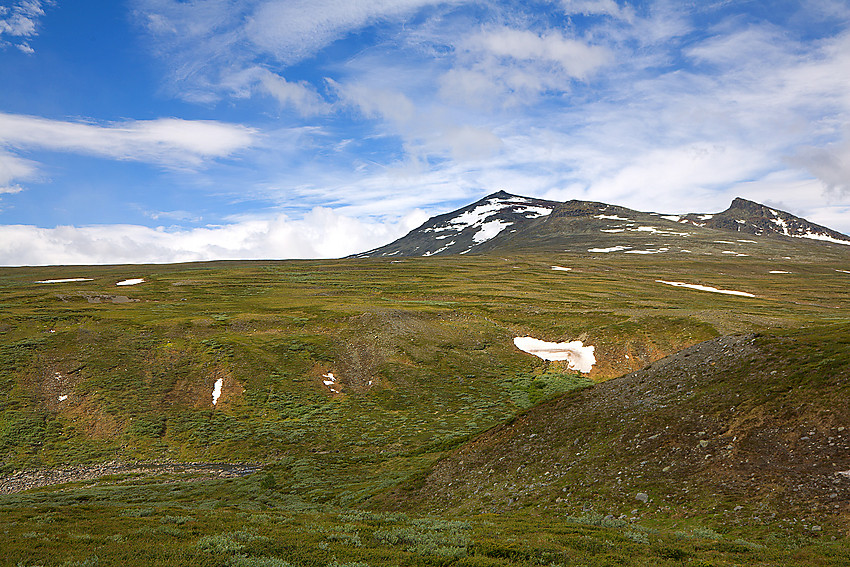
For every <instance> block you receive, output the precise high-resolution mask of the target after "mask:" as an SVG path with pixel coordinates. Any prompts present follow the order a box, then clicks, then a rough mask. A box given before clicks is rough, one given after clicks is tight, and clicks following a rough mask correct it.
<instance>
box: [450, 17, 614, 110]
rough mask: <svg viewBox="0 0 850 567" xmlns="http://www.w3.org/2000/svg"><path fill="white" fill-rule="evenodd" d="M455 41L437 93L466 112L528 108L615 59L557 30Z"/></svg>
mask: <svg viewBox="0 0 850 567" xmlns="http://www.w3.org/2000/svg"><path fill="white" fill-rule="evenodd" d="M454 41H455V56H456V63H455V65H454V66H453V67H452V68H451V69H448V70H447V71H446V72H445V73H443V75H442V76H441V77H440V78H439V80H438V82H439V93H440V95H441V96H442V97H443V100H445V101H447V102H449V103H453V104H462V105H466V106H470V107H480V105H482V104H483V105H484V106H485V107H486V108H492V107H499V106H505V105H508V106H511V105H532V104H534V103H536V101H537V99H538V98H539V96H540V95H542V94H544V93H546V92H549V91H552V92H555V93H560V92H566V91H569V90H570V88H571V86H572V84H573V82H574V81H576V80H579V81H584V80H587V79H589V78H590V77H591V76H593V75H595V74H597V73H598V72H599V71H600V70H601V69H602V68H604V67H605V66H606V65H608V64H610V63H611V62H612V59H613V53H612V52H611V51H610V50H609V49H608V48H607V47H604V46H599V45H591V44H589V43H587V42H584V41H580V40H577V39H573V38H570V37H566V36H564V35H563V34H562V33H560V32H558V31H549V32H547V33H542V34H541V33H537V32H535V31H532V30H529V29H516V28H509V27H496V28H491V29H487V30H484V31H481V32H478V33H475V34H472V35H471V36H469V37H464V38H462V39H455V40H454Z"/></svg>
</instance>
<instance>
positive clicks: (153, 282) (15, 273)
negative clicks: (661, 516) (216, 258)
mask: <svg viewBox="0 0 850 567" xmlns="http://www.w3.org/2000/svg"><path fill="white" fill-rule="evenodd" d="M735 260H736V261H734V262H730V261H728V260H725V259H711V258H706V259H704V260H700V261H699V262H696V261H690V262H688V261H670V260H665V259H658V258H652V259H651V261H647V259H646V258H626V257H619V258H610V259H609V258H607V257H606V258H603V259H595V258H592V257H581V256H573V255H566V254H564V255H560V256H554V257H551V256H550V257H544V256H534V255H531V256H522V257H516V258H507V259H506V258H501V257H495V258H485V257H479V258H442V259H436V258H431V259H421V260H406V261H404V262H402V263H390V262H382V261H351V262H347V261H327V262H253V263H217V264H192V265H175V266H147V267H145V266H134V267H130V268H128V267H96V268H91V267H86V268H69V267H62V268H26V269H23V268H22V269H4V270H2V271H0V293H2V296H3V302H2V311H0V333H2V350H0V356H2V358H3V360H2V361H3V365H2V372H0V385H1V386H2V392H3V397H2V399H0V447H2V449H0V451H2V453H0V455H2V456H0V459H2V461H3V462H4V463H5V467H6V469H7V470H9V469H11V468H20V467H32V466H45V465H47V466H49V465H55V464H59V463H71V462H92V461H98V460H105V459H112V458H116V457H117V458H120V459H134V458H138V459H153V458H171V459H178V460H220V461H235V460H256V461H265V462H269V463H271V465H270V467H269V468H268V469H267V470H268V471H271V473H272V475H273V477H272V478H273V481H274V488H273V489H269V490H268V491H266V492H262V493H261V494H262V498H260V501H259V502H258V500H257V499H258V498H259V497H258V496H257V495H252V496H251V497H250V498H249V497H248V494H250V493H251V491H250V490H251V489H250V487H251V486H254V485H252V484H250V483H256V482H259V481H258V480H256V479H255V480H251V479H248V480H244V481H234V482H236V485H237V486H236V487H235V488H234V487H233V486H231V487H230V488H229V490H235V491H236V493H237V496H236V497H234V498H233V499H229V500H227V501H226V505H227V506H236V507H240V506H242V507H244V506H250V507H268V506H269V505H273V506H276V507H277V508H280V507H284V508H286V509H289V510H297V509H300V508H303V507H308V508H310V507H312V506H315V505H316V504H317V503H321V502H331V503H335V504H336V505H342V506H351V505H356V504H357V503H358V502H363V501H365V500H366V499H368V498H369V497H371V496H373V495H375V494H376V493H378V492H380V491H382V490H384V489H387V488H390V487H392V486H393V485H395V484H396V483H398V482H401V481H404V480H405V479H407V478H410V477H411V475H413V476H416V475H419V474H421V473H422V471H425V470H427V468H428V467H429V466H430V465H431V464H432V463H434V462H435V461H436V460H437V459H438V458H440V457H441V456H442V455H443V453H444V451H445V450H447V449H450V448H452V447H454V446H457V445H458V444H459V443H460V442H462V441H463V440H464V439H466V438H468V436H470V435H473V434H476V433H478V432H480V431H483V430H485V429H486V428H489V427H492V426H493V425H497V424H499V423H502V422H504V421H505V420H507V419H509V418H510V417H511V416H513V415H515V414H516V413H517V412H519V411H521V410H523V409H525V408H527V407H528V406H529V405H531V404H533V403H536V402H538V401H539V400H542V399H545V398H547V397H551V396H553V395H555V394H557V393H558V392H559V391H563V390H564V389H568V388H570V387H573V386H575V385H581V384H582V381H581V380H580V379H578V378H577V377H576V376H575V375H574V374H572V373H570V372H566V370H565V369H564V368H563V367H562V366H558V365H556V364H549V365H547V364H546V363H543V362H542V361H539V360H537V359H535V358H533V357H531V356H529V355H526V354H523V353H521V352H518V351H516V350H515V349H514V348H513V346H512V344H511V339H512V338H513V337H514V336H517V335H525V334H530V335H532V336H535V337H538V338H543V339H547V340H572V339H575V338H581V339H582V340H584V341H585V342H586V343H589V344H593V345H596V347H597V351H596V355H597V358H598V360H599V363H598V365H597V367H596V369H595V370H594V373H593V374H592V375H591V377H593V378H595V379H597V380H602V379H606V378H610V377H613V376H616V375H619V374H622V373H624V372H626V371H629V370H633V369H636V368H639V367H640V366H642V365H643V364H645V363H647V362H649V361H651V360H656V359H658V358H660V357H661V356H663V355H666V354H669V353H671V352H675V351H677V350H679V349H681V348H684V347H686V346H689V345H692V344H694V343H697V342H699V341H702V340H705V339H708V338H710V337H712V336H716V335H717V334H726V333H730V332H741V331H752V330H763V329H769V328H782V327H785V328H792V327H796V326H799V325H804V324H808V323H810V322H811V321H815V320H818V321H846V319H847V314H848V310H850V298H848V296H847V294H846V293H845V291H844V290H845V288H846V283H847V276H846V274H842V273H839V272H836V271H835V270H836V269H847V267H848V266H847V263H846V262H840V261H835V262H832V263H830V262H819V263H817V264H813V263H809V262H807V260H806V258H801V259H799V260H791V261H788V260H785V261H783V263H782V264H781V265H778V264H777V262H775V261H767V260H757V259H752V258H735ZM552 265H561V266H570V267H572V268H573V271H572V272H556V271H552V270H551V266H552ZM771 269H788V270H789V271H793V272H794V273H793V274H783V275H770V274H768V273H767V272H768V271H769V270H771ZM60 277H92V278H95V281H93V282H82V283H74V284H51V285H47V284H45V285H36V284H33V283H32V282H33V281H34V280H38V279H45V278H60ZM126 277H144V278H146V279H147V280H148V281H147V283H145V284H142V285H140V286H136V287H129V288H117V287H115V286H114V283H115V282H116V281H118V280H121V279H124V278H126ZM656 279H666V280H675V281H688V282H691V283H702V284H706V285H713V286H716V287H721V288H727V289H738V290H743V291H750V292H753V293H756V294H758V295H759V297H758V298H756V299H751V298H739V297H733V296H724V295H718V294H711V293H704V292H696V291H692V290H682V289H678V288H670V287H668V286H664V285H662V284H658V283H656V282H655V280H656ZM111 296H127V297H128V298H130V299H134V300H138V301H132V302H123V303H113V302H112V300H113V298H112V297H111ZM98 301H99V302H98ZM118 301H122V299H120V298H119V299H118ZM627 355H628V358H627V357H626V356H627ZM329 371H330V372H334V374H335V375H336V376H338V377H339V378H340V380H341V391H342V394H333V393H331V392H329V391H328V389H327V388H326V387H324V385H323V384H322V383H321V380H322V375H323V374H325V373H327V372H329ZM57 373H58V374H57ZM217 378H223V379H224V383H225V387H224V393H223V395H222V398H221V400H220V402H219V404H218V405H217V406H215V407H213V406H212V403H211V391H212V386H213V383H214V382H215V380H216V379H217ZM369 381H372V384H371V385H370V384H369ZM59 395H68V396H69V398H68V399H67V400H65V401H63V402H59V400H58V396H59ZM240 482H241V483H242V484H239V483H240ZM243 485H244V486H243ZM198 486H199V487H200V488H199V489H198V490H199V491H200V492H201V493H205V492H204V491H211V492H212V493H217V492H218V491H219V490H220V489H217V488H215V487H214V486H211V485H209V484H208V483H198ZM240 487H241V488H240ZM99 490H102V491H105V492H102V493H98V495H95V496H92V497H91V498H92V499H93V501H95V502H97V501H98V500H99V499H103V502H105V503H102V504H99V506H100V505H102V506H106V507H107V508H109V506H113V505H114V504H112V502H115V501H116V500H117V501H120V502H126V500H127V499H130V501H132V499H133V496H132V490H131V491H130V492H122V491H121V490H123V489H121V490H119V489H112V488H108V487H105V488H103V489H99ZM128 490H129V489H128ZM134 490H135V489H134ZM151 490H152V489H151ZM186 490H188V489H186ZM110 491H112V492H110ZM154 492H156V491H154ZM104 494H105V496H104ZM7 498H10V499H11V500H9V501H8V504H9V506H11V507H10V508H6V510H7V511H9V510H17V509H18V508H17V507H16V505H15V504H14V502H16V500H15V498H24V496H23V495H22V496H20V497H11V496H10V497H7ZM52 498H53V497H48V498H47V500H46V501H43V502H44V504H43V505H44V506H48V507H49V505H48V504H46V502H48V501H50V500H51V499H52ZM169 498H170V496H168V493H167V491H166V493H165V494H158V493H157V494H154V493H153V492H151V493H144V494H143V495H141V496H138V500H137V501H139V502H143V501H146V499H149V500H150V501H162V502H168V501H170V500H169ZM196 498H197V497H196ZM263 499H265V500H263ZM201 500H204V499H203V498H201ZM206 500H208V501H211V502H214V503H215V502H218V503H219V504H215V505H224V504H223V503H222V501H220V499H219V498H217V497H216V498H213V497H211V496H209V495H208V497H207V498H206ZM17 502H19V503H20V502H23V501H21V500H17ZM240 502H241V504H240ZM163 505H165V504H163ZM98 509H99V510H101V509H100V508H98ZM104 509H106V508H104ZM15 513H16V514H17V513H18V512H15ZM104 513H106V512H104ZM204 514H206V512H204ZM323 518H324V519H323V520H322V521H323V522H324V521H327V522H331V521H332V519H330V517H325V516H323ZM24 520H25V521H24V523H23V524H22V526H29V527H30V528H31V527H32V525H30V519H26V518H24ZM512 521H513V520H512ZM524 521H525V520H522V519H521V517H518V518H517V519H516V522H519V523H520V524H522V522H524ZM512 525H513V524H510V523H509V524H507V525H503V524H501V523H500V524H499V526H500V527H499V529H500V530H501V529H505V530H512V529H514V528H513V527H511V526H512ZM22 529H23V528H22ZM517 529H519V528H517ZM576 529H578V528H576ZM582 529H584V528H582ZM588 529H590V528H588ZM593 529H596V528H595V527H594V528H593ZM22 533H28V532H22ZM181 533H183V534H184V537H189V536H188V535H187V534H186V533H185V532H181ZM192 533H194V534H196V535H197V534H199V533H208V530H207V528H204V529H203V530H199V531H194V532H192ZM311 533H313V532H311ZM19 536H20V534H19ZM21 537H22V536H21ZM604 537H613V536H610V535H604ZM635 537H637V539H641V537H639V536H635ZM665 537H666V536H665ZM556 539H557V538H556ZM16 541H17V540H16ZM104 545H106V544H104ZM665 545H666V544H665ZM688 545H690V544H688ZM190 555H191V554H190ZM427 555H428V554H426V556H427ZM497 555H498V554H497ZM520 555H521V554H520ZM594 556H595V555H594ZM626 556H628V553H627V554H626ZM647 557H648V558H650V559H647V561H649V563H647V564H652V562H651V558H653V557H658V555H657V554H654V553H650V554H649V555H647ZM302 563H303V562H302ZM304 564H307V563H304ZM376 564H380V563H376Z"/></svg>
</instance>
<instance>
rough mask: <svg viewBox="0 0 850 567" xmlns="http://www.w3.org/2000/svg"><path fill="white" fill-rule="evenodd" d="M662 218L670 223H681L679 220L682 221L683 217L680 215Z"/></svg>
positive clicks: (663, 216) (662, 216)
mask: <svg viewBox="0 0 850 567" xmlns="http://www.w3.org/2000/svg"><path fill="white" fill-rule="evenodd" d="M661 218H662V219H667V220H668V221H673V222H679V219H681V218H682V217H680V216H679V215H661Z"/></svg>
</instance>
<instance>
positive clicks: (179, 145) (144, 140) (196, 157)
mask: <svg viewBox="0 0 850 567" xmlns="http://www.w3.org/2000/svg"><path fill="white" fill-rule="evenodd" d="M255 134H256V132H255V131H254V130H253V129H251V128H247V127H245V126H241V125H237V124H227V123H222V122H214V121H205V120H181V119H178V118H160V119H157V120H133V121H127V122H120V123H112V124H109V125H106V126H100V125H97V124H87V123H83V122H68V121H62V120H49V119H47V118H40V117H37V116H25V115H20V114H6V113H0V143H2V144H3V145H5V146H7V147H8V146H12V147H36V148H43V149H49V150H57V151H67V152H79V153H87V154H94V155H99V156H104V157H109V158H114V159H122V160H134V161H150V162H154V163H160V164H167V165H199V164H201V163H202V162H203V161H204V160H206V159H211V158H221V157H226V156H228V155H231V154H233V153H234V152H236V151H238V150H241V149H244V148H246V147H248V146H250V145H251V144H252V143H253V142H254V137H255Z"/></svg>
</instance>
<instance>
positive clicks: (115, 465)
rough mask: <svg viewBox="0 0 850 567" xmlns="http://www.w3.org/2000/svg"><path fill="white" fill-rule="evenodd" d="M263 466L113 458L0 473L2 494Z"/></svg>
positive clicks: (184, 478) (235, 472)
mask: <svg viewBox="0 0 850 567" xmlns="http://www.w3.org/2000/svg"><path fill="white" fill-rule="evenodd" d="M262 468H263V467H262V465H259V464H249V463H172V462H152V463H126V462H120V461H111V462H108V463H100V464H96V465H79V466H70V467H65V468H58V469H36V470H25V471H14V472H12V473H10V474H8V475H2V476H0V494H12V493H15V492H21V491H24V490H29V489H32V488H41V487H43V486H52V485H56V484H64V483H68V482H86V481H94V480H97V479H100V478H103V477H106V476H111V475H119V476H120V477H121V478H119V479H116V480H115V481H114V483H115V484H118V483H122V482H131V481H134V480H138V479H139V478H141V477H150V476H161V475H169V476H171V477H172V478H169V479H168V480H166V481H164V482H166V483H173V482H195V481H198V480H207V479H211V478H236V477H240V476H245V475H249V474H252V473H255V472H257V471H260V470H262Z"/></svg>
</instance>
